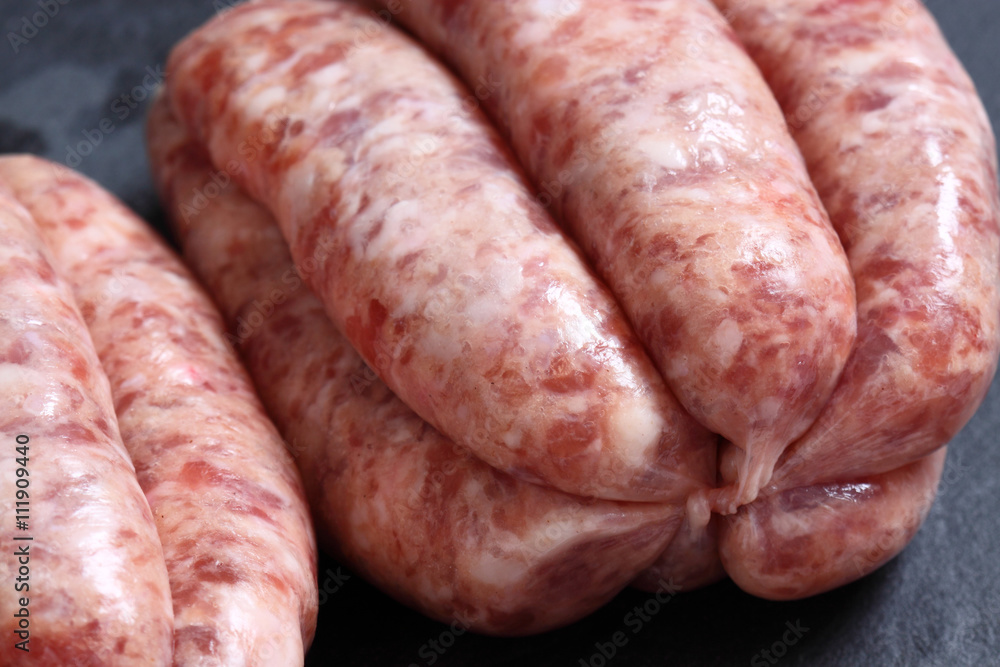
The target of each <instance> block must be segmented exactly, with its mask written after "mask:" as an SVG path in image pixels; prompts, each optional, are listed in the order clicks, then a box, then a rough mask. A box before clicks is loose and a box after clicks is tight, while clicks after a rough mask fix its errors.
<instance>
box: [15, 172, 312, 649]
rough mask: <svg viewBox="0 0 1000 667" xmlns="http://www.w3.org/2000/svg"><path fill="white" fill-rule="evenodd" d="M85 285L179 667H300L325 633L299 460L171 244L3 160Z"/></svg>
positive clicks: (103, 200)
mask: <svg viewBox="0 0 1000 667" xmlns="http://www.w3.org/2000/svg"><path fill="white" fill-rule="evenodd" d="M0 181H4V182H6V183H7V184H8V185H9V186H10V187H11V189H12V190H13V191H14V193H15V195H16V197H17V199H18V200H19V201H20V202H21V203H22V204H23V205H24V206H25V207H26V208H27V210H28V211H29V212H30V213H31V214H32V216H33V217H34V219H35V220H36V221H37V222H38V226H39V228H40V229H41V231H42V234H43V236H44V237H45V239H46V241H47V243H48V247H49V248H50V249H51V252H52V255H53V257H54V259H55V262H56V265H57V266H59V270H60V272H61V274H62V275H63V276H65V277H66V279H67V281H68V282H69V283H70V285H71V286H72V288H73V290H74V292H75V297H76V302H77V304H79V308H80V311H81V313H82V315H83V318H84V320H85V321H86V322H87V326H88V327H89V330H90V334H91V336H92V337H93V340H94V344H95V347H96V349H97V353H98V355H99V357H100V360H101V363H102V364H103V367H104V370H105V372H106V373H107V376H108V378H109V380H110V383H111V391H112V395H113V397H114V406H115V410H116V412H117V415H118V423H119V425H120V428H121V434H122V438H123V440H124V443H125V447H126V448H127V450H128V452H129V454H130V455H131V457H132V460H133V461H134V463H135V468H136V474H137V475H138V481H139V484H140V485H141V486H142V490H143V491H144V492H145V494H146V498H147V499H148V501H149V505H150V507H151V509H152V511H153V514H154V516H155V520H156V526H157V528H158V530H159V535H160V539H161V541H162V544H163V552H164V555H165V557H166V565H167V571H168V573H169V576H170V589H171V593H172V599H173V608H174V617H175V620H174V627H175V630H174V664H175V665H208V664H211V665H233V666H236V665H247V666H251V665H255V666H260V667H272V666H275V665H282V664H284V665H301V664H302V662H303V660H304V656H305V648H307V647H308V645H309V642H310V641H311V639H312V635H313V631H314V629H315V625H316V611H317V587H316V546H315V538H314V536H313V531H312V525H311V520H310V516H309V511H308V507H307V504H306V499H305V494H304V491H303V488H302V483H301V480H300V478H299V475H298V471H297V469H296V468H295V464H294V461H293V460H292V458H291V456H289V454H288V452H287V451H286V450H285V446H284V443H283V442H282V440H281V437H280V436H279V435H278V433H277V431H276V429H275V428H274V425H273V424H272V423H271V422H270V420H269V419H268V417H267V415H266V413H265V412H264V409H263V407H262V406H261V404H260V402H259V400H258V398H257V396H256V393H255V392H254V389H253V385H252V384H251V381H250V379H249V378H248V377H247V375H246V372H245V371H244V370H243V369H242V367H241V366H240V364H239V361H238V359H237V357H236V355H235V353H234V352H233V350H232V349H231V348H230V347H229V346H228V344H227V343H226V341H225V339H224V337H223V331H224V329H223V326H222V322H221V320H220V318H219V315H218V313H217V311H216V309H215V307H214V306H213V305H212V303H211V301H210V300H209V299H208V297H207V296H206V295H205V293H204V292H203V291H202V290H201V289H200V288H199V287H198V286H197V283H196V282H195V280H194V278H193V277H192V276H191V275H190V274H189V273H188V271H187V269H185V268H184V266H183V265H182V264H181V262H180V261H179V259H178V258H177V257H176V256H175V255H174V254H173V253H171V252H170V251H169V250H168V249H167V247H166V246H165V244H164V243H163V241H162V240H161V239H160V238H159V237H158V236H157V235H156V234H155V233H154V232H153V231H152V230H151V229H150V228H149V227H148V226H147V225H146V224H145V223H143V222H142V221H140V220H139V219H138V218H137V217H135V215H134V214H132V213H131V212H130V211H128V210H127V209H126V208H125V207H124V206H122V205H121V204H120V203H119V202H118V201H116V200H115V199H114V198H113V197H112V196H111V195H109V194H108V193H107V192H105V191H104V190H103V189H101V188H100V186H98V185H97V184H95V183H93V182H91V181H89V180H87V179H86V178H84V177H82V176H80V175H78V174H75V173H73V172H71V171H70V170H68V169H64V168H59V167H57V166H56V165H53V164H51V163H48V162H46V161H44V160H41V159H38V158H34V157H29V156H21V157H3V158H0Z"/></svg>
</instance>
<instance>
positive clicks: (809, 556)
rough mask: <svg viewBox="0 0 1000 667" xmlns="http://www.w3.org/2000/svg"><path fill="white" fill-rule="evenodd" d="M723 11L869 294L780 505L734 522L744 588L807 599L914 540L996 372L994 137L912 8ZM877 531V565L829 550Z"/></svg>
mask: <svg viewBox="0 0 1000 667" xmlns="http://www.w3.org/2000/svg"><path fill="white" fill-rule="evenodd" d="M717 4H718V5H719V7H720V9H722V10H723V11H724V12H725V13H726V15H727V17H728V18H729V19H730V20H731V21H732V23H733V26H734V28H735V29H736V31H737V33H738V35H739V36H740V38H741V39H742V40H743V42H744V43H745V44H746V46H747V49H748V50H749V52H750V54H751V56H753V58H754V59H755V60H756V62H757V63H758V65H759V66H760V68H761V70H762V71H763V73H764V75H765V76H766V77H767V79H768V81H769V82H770V85H771V87H772V89H773V90H774V92H775V95H776V96H777V98H778V100H779V102H780V103H781V105H782V107H783V109H784V111H785V114H786V117H787V119H788V124H789V127H790V128H791V129H792V132H793V133H794V136H795V139H796V141H797V142H798V144H799V145H800V146H801V148H802V152H803V155H804V156H805V159H806V162H807V164H808V166H809V170H810V174H811V175H812V178H813V181H814V182H815V183H816V186H817V189H818V191H819V193H820V196H821V197H822V199H823V202H824V203H825V205H826V207H827V209H828V211H829V213H830V216H831V219H832V221H833V224H834V226H835V227H836V229H837V232H838V234H839V235H840V239H841V241H842V243H843V245H844V247H845V248H846V250H847V254H848V258H849V260H850V263H851V268H852V272H853V275H854V280H855V283H856V287H857V296H858V342H857V345H856V347H855V349H854V351H853V352H852V355H851V357H850V359H849V360H848V363H847V366H846V368H845V371H844V374H843V377H842V378H841V380H840V383H839V384H838V386H837V388H836V390H835V392H834V394H833V396H832V398H831V399H830V402H829V403H828V404H827V406H826V407H825V408H824V410H823V412H822V413H821V414H820V416H819V418H818V419H817V421H816V423H815V424H814V425H813V426H812V427H811V428H810V430H809V431H808V432H807V433H806V434H805V435H804V436H803V437H802V438H801V439H800V440H799V441H798V442H796V443H795V444H794V445H792V447H790V448H789V449H788V450H786V452H785V455H784V458H783V460H782V461H781V462H780V463H779V466H778V468H777V469H776V470H775V473H774V476H773V477H772V480H771V486H770V487H769V488H768V489H767V490H766V491H765V494H764V495H765V498H763V499H761V500H759V501H758V502H757V503H754V504H753V505H750V506H748V507H746V508H743V509H742V510H741V512H740V514H738V515H736V516H734V517H732V518H731V520H729V521H727V522H725V523H724V524H723V526H722V530H721V538H720V539H721V552H722V558H723V561H724V563H725V565H726V569H727V571H728V572H729V573H730V575H731V576H732V577H733V578H734V579H735V580H736V581H737V583H739V585H740V586H741V587H743V588H744V589H746V590H749V591H751V592H754V593H756V594H758V595H763V596H767V597H774V598H785V597H801V596H804V595H809V594H813V593H816V592H819V591H821V590H825V589H826V588H830V587H832V586H836V585H840V584H842V583H845V582H846V581H849V580H851V579H854V578H857V577H860V576H862V575H864V574H866V573H867V572H868V571H870V570H872V569H874V568H875V567H877V566H878V565H880V564H881V563H882V562H884V560H887V559H888V558H889V557H891V556H893V555H895V554H896V553H897V552H898V551H899V550H900V549H902V548H903V546H905V545H906V543H907V542H908V541H909V539H910V537H911V536H912V534H913V532H914V531H915V530H916V527H917V526H919V524H920V522H921V521H922V520H923V516H924V515H925V513H926V508H927V507H928V506H929V505H930V501H931V500H932V499H933V489H934V488H935V486H936V477H937V475H939V472H940V471H939V468H940V465H941V464H940V460H941V459H943V453H938V454H934V455H929V452H933V451H934V450H935V449H937V448H939V447H941V446H942V445H943V444H944V443H946V442H947V441H948V440H950V439H951V438H952V437H953V436H954V435H955V433H956V432H957V431H958V430H959V429H960V428H961V427H962V426H963V425H964V424H965V423H966V421H968V419H969V418H970V417H971V415H972V414H973V412H974V411H975V410H976V408H977V407H978V406H979V404H980V402H981V401H982V399H983V396H984V395H985V393H986V391H987V389H988V387H989V384H990V381H991V380H992V378H993V375H994V373H995V370H996V364H997V350H998V340H997V332H998V319H1000V302H998V284H1000V277H998V267H1000V261H998V252H1000V244H998V218H1000V215H998V212H1000V204H998V195H997V183H996V155H995V148H994V146H995V140H994V137H993V133H992V131H991V129H990V126H989V122H988V120H987V116H986V113H985V111H984V110H983V108H982V104H981V103H980V101H979V98H978V96H977V95H976V92H975V89H974V87H973V85H972V82H971V81H970V80H969V78H968V75H967V74H966V73H965V72H964V70H963V69H962V67H961V65H960V63H959V62H958V60H957V59H956V58H955V56H954V54H952V53H951V51H950V49H949V48H948V46H947V44H946V42H945V40H944V38H943V37H942V36H941V34H940V32H939V31H938V29H937V27H936V25H935V24H934V21H933V18H932V17H931V16H930V14H928V13H927V11H926V10H925V9H924V8H923V7H922V6H921V5H920V4H919V3H917V2H915V1H913V0H911V1H908V2H902V3H899V2H889V1H887V0H864V1H861V2H851V3H845V2H832V1H828V0H807V1H804V2H803V1H799V0H796V1H795V2H790V1H787V0H786V1H778V2H775V1H773V0H767V1H766V2H765V1H763V0H733V1H732V2H730V1H728V0H718V2H717ZM733 454H734V456H735V457H737V458H738V457H739V453H738V452H734V453H733ZM921 457H923V458H921ZM721 458H722V463H721V467H722V470H723V472H724V473H725V471H726V469H727V467H730V466H728V465H727V463H726V461H727V459H728V458H729V457H728V456H725V455H724V456H722V457H721ZM914 461H916V462H914ZM734 465H735V464H734ZM901 466H903V467H901ZM889 471H891V472H889ZM869 480H882V481H879V482H875V487H872V488H881V489H883V490H884V492H885V493H884V497H881V499H880V498H878V497H873V498H869V491H867V490H866V491H864V492H863V493H855V492H854V491H850V492H846V495H843V496H842V495H841V494H840V491H837V490H838V489H855V488H858V489H861V488H863V489H869ZM831 489H832V490H833V491H830V490H831ZM893 495H895V496H896V497H895V498H892V496H893ZM789 499H798V500H801V499H805V500H806V501H807V502H806V504H805V505H802V503H800V502H799V501H798V500H795V501H790V500H789ZM880 540H881V541H880ZM865 541H867V542H868V544H870V545H871V544H877V545H879V547H878V548H876V549H875V551H876V552H877V553H878V555H879V558H869V559H867V560H865V559H861V560H860V561H858V562H860V566H857V567H855V566H853V564H852V565H851V566H850V567H848V566H847V565H848V564H847V563H844V561H843V560H840V559H834V560H830V558H831V557H832V555H833V554H831V553H830V551H829V550H830V545H831V544H838V545H840V547H838V548H843V549H844V550H845V553H848V554H849V553H850V552H851V551H852V550H854V551H857V550H859V549H860V550H864V548H865V547H864V543H865ZM793 547H794V549H793ZM793 552H794V554H795V558H794V559H793V558H792V557H791V556H792V554H793ZM848 560H849V561H850V560H856V559H854V558H848Z"/></svg>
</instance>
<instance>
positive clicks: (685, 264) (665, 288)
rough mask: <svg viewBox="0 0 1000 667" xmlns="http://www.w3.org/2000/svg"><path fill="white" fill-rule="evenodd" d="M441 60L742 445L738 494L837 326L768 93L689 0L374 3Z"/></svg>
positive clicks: (664, 367)
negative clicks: (479, 99)
mask: <svg viewBox="0 0 1000 667" xmlns="http://www.w3.org/2000/svg"><path fill="white" fill-rule="evenodd" d="M383 4H384V5H386V6H387V9H386V10H385V11H384V14H388V15H390V16H396V17H398V18H399V20H400V21H401V22H402V23H404V24H405V25H406V26H407V27H409V28H410V29H411V30H413V32H414V33H416V34H417V35H419V36H420V37H421V38H422V39H423V40H424V41H425V42H426V43H427V44H428V45H429V46H430V47H431V48H432V49H433V50H435V51H437V52H438V53H439V54H441V55H442V56H443V57H444V58H445V59H447V60H448V61H450V62H451V63H452V64H453V65H454V66H455V67H456V69H457V70H458V71H459V72H460V73H461V74H462V75H463V77H464V79H465V80H466V81H467V82H468V83H469V84H470V85H477V84H478V87H477V91H478V92H482V93H483V94H484V98H485V99H484V100H483V102H484V104H485V105H486V106H487V107H488V108H489V110H490V111H491V112H492V114H493V117H494V118H495V119H496V120H497V121H498V123H499V124H500V125H502V126H503V127H505V128H506V131H507V134H508V135H509V138H510V141H511V143H512V145H513V148H514V150H515V152H516V153H517V154H518V156H519V157H520V158H521V161H522V162H523V164H524V165H525V167H526V169H527V170H528V172H529V173H530V174H531V176H532V177H533V178H534V179H535V181H536V184H537V185H538V187H539V188H540V194H539V197H540V198H541V199H542V200H543V201H551V203H552V206H553V208H554V209H555V210H556V211H557V212H558V213H559V214H560V216H561V217H562V220H563V222H564V223H565V225H566V227H567V229H568V230H569V231H570V233H571V235H573V236H574V238H575V239H576V240H577V241H578V242H579V243H580V245H581V247H582V248H583V250H584V252H586V253H587V254H588V256H589V258H590V260H591V262H592V264H593V266H595V267H596V269H597V271H598V273H599V274H600V275H601V276H603V277H604V279H605V280H606V281H607V283H608V285H609V286H610V287H611V289H612V291H613V292H614V293H615V295H616V296H617V297H618V298H619V300H620V301H621V303H622V305H623V308H624V309H625V311H626V312H627V314H628V315H629V316H630V318H631V320H632V322H633V323H634V325H635V327H636V330H637V332H638V334H639V337H640V338H641V339H642V341H643V342H644V343H645V345H646V347H647V349H648V350H649V351H650V354H651V355H652V356H653V358H654V360H655V361H656V363H657V365H658V367H659V369H660V371H661V372H662V373H663V375H664V377H665V378H666V379H667V382H668V384H669V386H670V387H671V388H672V389H673V391H674V393H675V394H676V395H677V397H678V398H679V399H680V401H681V403H682V404H683V405H684V406H685V407H686V408H687V409H688V410H689V411H690V413H691V414H692V415H693V416H694V417H695V418H696V419H697V420H698V421H700V422H701V423H702V424H704V425H705V426H707V427H708V428H709V429H711V430H712V431H715V432H717V433H720V434H722V435H723V436H724V437H725V438H726V439H728V440H730V441H732V442H734V443H735V444H737V445H738V446H739V447H741V448H742V449H744V450H745V451H747V457H746V458H745V460H744V467H743V470H742V474H741V476H740V479H739V480H738V486H737V488H731V489H728V490H726V491H724V492H720V493H717V494H713V495H714V496H715V499H714V501H713V504H714V505H715V506H716V508H717V509H719V510H721V511H726V512H728V511H733V510H734V509H735V507H736V505H738V504H739V503H742V502H748V501H749V500H751V499H752V498H753V497H754V496H755V495H756V492H757V489H758V488H759V486H760V485H762V484H764V483H766V482H767V480H768V478H769V476H770V474H771V471H772V469H773V466H774V463H775V461H776V460H777V458H778V456H779V455H780V454H781V452H782V450H783V449H784V448H785V447H786V446H787V445H788V444H789V443H790V442H792V440H794V439H795V438H797V437H798V436H799V435H801V434H802V433H803V432H804V431H805V430H806V429H807V428H808V427H809V426H810V425H811V424H812V422H813V421H814V420H815V418H816V416H817V415H818V413H819V411H820V409H821V408H822V407H823V405H824V404H825V403H826V401H827V399H828V397H829V396H830V393H831V391H832V390H833V387H834V385H835V384H836V381H837V378H838V377H839V375H840V372H841V369H842V368H843V365H844V362H845V360H846V359H847V356H848V354H849V352H850V350H851V346H852V344H853V341H854V335H855V305H854V292H853V285H852V282H851V278H850V273H849V271H848V266H847V261H846V258H845V257H844V252H843V249H842V248H841V247H840V244H839V243H838V242H837V237H836V235H835V234H834V232H833V229H832V227H831V226H830V222H829V220H828V218H827V216H826V213H825V212H824V210H823V208H822V206H821V204H820V202H819V199H818V197H817V196H816V192H815V190H814V189H813V186H812V184H811V183H810V181H809V176H808V174H807V172H806V169H805V166H804V164H803V161H802V157H801V155H800V154H799V151H798V149H797V147H796V146H795V143H794V142H793V141H792V138H791V136H790V135H789V134H788V130H787V128H786V127H785V123H784V121H783V118H782V115H781V111H780V109H779V108H778V106H777V105H776V104H775V101H774V97H773V95H772V94H771V92H770V90H768V88H767V85H766V83H765V82H764V80H763V79H762V77H761V76H760V73H759V72H758V71H757V69H756V68H755V67H754V64H753V62H751V60H750V59H749V58H748V57H747V56H746V53H745V52H744V51H743V49H742V47H741V46H740V45H739V43H738V41H737V39H736V38H735V36H734V35H733V34H732V31H731V30H730V29H729V28H728V26H727V25H726V24H725V21H724V20H723V19H722V17H721V16H719V14H718V12H717V11H715V9H714V8H713V7H712V6H711V4H710V3H709V2H707V0H639V1H634V2H628V3H621V2H609V1H608V0H578V1H575V2H565V3H552V2H547V1H543V0H509V1H507V2H492V1H490V0H469V1H467V2H460V3H459V2H454V1H453V0H428V1H427V2H422V3H398V2H392V3H383Z"/></svg>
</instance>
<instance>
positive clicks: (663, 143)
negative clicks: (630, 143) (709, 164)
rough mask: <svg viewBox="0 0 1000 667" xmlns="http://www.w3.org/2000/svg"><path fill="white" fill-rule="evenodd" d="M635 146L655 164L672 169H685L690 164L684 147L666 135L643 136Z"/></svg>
mask: <svg viewBox="0 0 1000 667" xmlns="http://www.w3.org/2000/svg"><path fill="white" fill-rule="evenodd" d="M637 148H638V149H639V150H640V151H642V152H643V154H645V155H646V157H648V158H649V159H650V160H652V161H653V162H655V163H656V164H658V165H660V166H662V167H664V168H666V169H670V170H672V171H681V170H683V169H687V168H688V165H689V164H690V161H689V160H688V156H687V153H686V151H685V150H684V147H683V146H679V145H678V144H677V142H676V141H673V140H671V139H669V138H666V137H664V138H660V137H643V138H642V140H641V141H640V142H639V145H638V146H637Z"/></svg>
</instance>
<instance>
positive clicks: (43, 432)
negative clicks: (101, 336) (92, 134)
mask: <svg viewBox="0 0 1000 667" xmlns="http://www.w3.org/2000/svg"><path fill="white" fill-rule="evenodd" d="M0 238H2V239H3V243H0V313H2V316H0V377H2V385H3V392H4V401H3V410H2V411H0V447H2V450H0V452H2V453H0V474H2V476H3V484H2V486H3V489H4V491H3V494H2V495H0V522H2V525H3V534H4V548H3V554H2V555H0V577H2V579H3V582H4V584H3V585H4V592H3V594H2V595H0V635H2V636H3V647H2V649H0V662H2V663H3V664H5V665H32V666H41V665H46V666H52V667H65V666H67V665H73V666H75V665H80V666H84V665H121V666H122V667H124V666H126V665H127V666H130V667H131V666H134V665H169V664H170V656H171V646H170V642H171V634H172V631H173V614H172V611H171V605H170V586H169V583H168V581H167V571H166V568H165V567H164V564H163V550H162V549H161V548H160V541H159V539H158V538H157V535H156V525H155V523H154V522H153V516H152V514H151V513H150V509H149V505H148V504H147V502H146V498H145V497H143V494H142V489H141V488H140V487H139V484H138V482H137V481H136V476H135V469H134V468H133V466H132V462H131V461H130V460H129V456H128V454H127V453H126V450H125V447H124V446H123V445H122V441H121V436H120V434H119V431H118V423H117V421H116V419H115V411H114V407H113V404H112V399H111V390H110V388H109V386H108V380H107V378H106V377H105V376H104V373H103V371H102V370H101V364H100V361H99V360H98V357H97V353H96V352H95V350H94V346H93V344H92V342H91V339H90V334H89V333H88V332H87V328H86V325H85V324H84V322H83V319H82V318H81V317H80V313H79V311H78V310H77V307H76V304H75V303H74V301H73V296H72V293H71V292H70V289H69V287H68V286H67V284H66V283H65V282H63V279H62V278H61V277H60V276H59V275H58V274H57V272H56V270H55V269H54V268H53V267H54V263H53V262H52V260H51V257H50V255H49V253H48V250H47V249H46V248H45V244H44V241H43V240H42V238H41V236H40V234H39V232H38V228H37V226H36V224H35V221H34V220H33V219H32V217H31V215H30V214H29V213H28V212H27V211H26V210H25V209H24V207H23V206H21V205H20V204H19V203H18V202H17V201H16V200H15V198H14V196H13V194H12V193H11V192H10V190H9V189H8V188H7V187H6V185H4V184H3V182H2V179H0ZM17 448H22V449H20V450H18V449H17ZM18 470H24V471H25V473H24V474H21V473H19V472H18ZM21 480H27V481H26V482H24V483H23V484H22V483H21ZM20 491H23V492H24V493H23V494H22V493H19V492H20ZM17 522H21V523H17ZM12 533H13V537H14V538H15V539H11V534H12ZM22 537H27V538H30V540H28V539H24V540H21V539H17V538H22ZM22 620H23V622H22ZM16 633H23V634H16ZM20 641H24V642H25V643H24V650H23V651H22V649H20V648H15V646H14V645H15V643H16V642H17V643H19V642H20Z"/></svg>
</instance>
